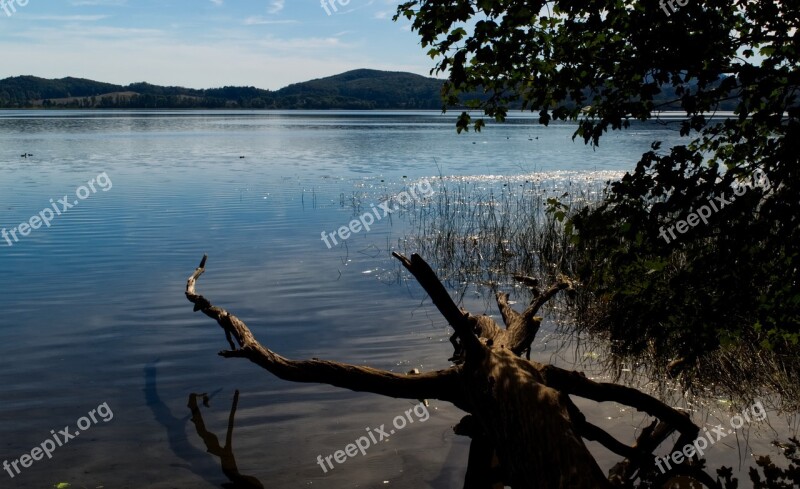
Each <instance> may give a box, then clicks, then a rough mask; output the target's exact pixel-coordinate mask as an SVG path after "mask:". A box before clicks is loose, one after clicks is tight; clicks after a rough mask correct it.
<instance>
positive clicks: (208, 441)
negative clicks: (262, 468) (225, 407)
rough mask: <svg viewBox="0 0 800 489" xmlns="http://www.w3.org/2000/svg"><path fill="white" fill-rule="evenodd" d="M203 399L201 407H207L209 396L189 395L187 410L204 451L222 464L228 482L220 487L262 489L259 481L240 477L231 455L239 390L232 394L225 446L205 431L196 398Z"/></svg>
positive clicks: (213, 435) (243, 476)
mask: <svg viewBox="0 0 800 489" xmlns="http://www.w3.org/2000/svg"><path fill="white" fill-rule="evenodd" d="M198 397H201V398H202V399H203V405H204V406H206V407H210V406H209V403H208V401H209V396H208V395H206V394H189V409H190V410H191V411H192V423H194V427H195V429H196V430H197V434H198V435H200V438H202V439H203V443H204V444H205V445H206V450H207V451H208V453H210V454H211V455H215V456H217V457H219V460H220V462H221V464H222V473H223V474H225V476H226V477H227V478H228V479H229V480H230V483H225V484H223V485H222V486H223V487H225V488H228V489H256V488H257V489H264V485H263V484H261V481H259V480H258V479H256V478H255V477H253V476H250V475H242V474H241V473H240V472H239V468H238V467H237V466H236V457H234V455H233V422H234V417H235V416H236V408H237V407H238V405H239V389H236V392H235V393H234V394H233V404H232V405H231V413H230V415H229V416H228V432H227V434H226V435H225V446H222V445H220V444H219V438H217V435H215V434H214V433H212V432H210V431H208V429H206V425H205V422H204V421H203V414H202V413H201V412H200V407H199V406H198V405H197V398H198Z"/></svg>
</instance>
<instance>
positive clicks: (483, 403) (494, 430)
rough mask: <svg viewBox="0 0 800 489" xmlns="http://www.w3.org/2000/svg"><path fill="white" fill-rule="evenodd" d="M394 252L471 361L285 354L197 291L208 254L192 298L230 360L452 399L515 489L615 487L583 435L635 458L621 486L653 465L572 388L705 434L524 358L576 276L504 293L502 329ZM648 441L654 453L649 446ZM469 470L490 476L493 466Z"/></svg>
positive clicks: (627, 394) (616, 389) (651, 402)
mask: <svg viewBox="0 0 800 489" xmlns="http://www.w3.org/2000/svg"><path fill="white" fill-rule="evenodd" d="M394 256H395V257H396V258H397V259H399V260H400V261H401V263H402V264H403V266H404V267H405V268H406V269H407V270H408V271H409V272H411V274H412V275H414V277H415V278H416V279H417V281H418V282H419V283H420V285H422V287H423V288H424V289H425V291H426V292H427V293H428V295H429V296H430V297H431V300H432V301H433V303H434V305H435V306H436V307H437V308H438V309H439V311H440V312H441V314H442V315H443V316H444V317H445V319H446V320H447V321H448V322H449V323H450V325H451V326H452V327H453V329H454V330H455V336H456V337H457V342H455V343H456V344H457V348H460V349H461V350H462V352H461V354H462V355H461V356H462V358H463V362H460V363H459V364H458V365H456V366H454V367H451V368H449V369H446V370H439V371H436V372H428V373H422V374H419V375H401V374H396V373H393V372H387V371H383V370H377V369H372V368H369V367H361V366H355V365H348V364H344V363H338V362H331V361H324V360H306V361H296V360H290V359H287V358H284V357H282V356H281V355H279V354H277V353H275V352H273V351H271V350H269V349H268V348H266V347H264V346H262V345H261V344H260V343H259V342H258V341H257V340H256V339H255V337H254V336H253V334H252V333H251V332H250V330H249V329H248V328H247V326H246V325H245V323H244V322H242V321H241V320H240V319H239V318H237V317H236V316H233V315H232V314H230V313H228V312H227V311H226V310H224V309H222V308H219V307H216V306H213V305H212V304H211V302H209V301H208V300H207V299H206V298H205V297H203V296H201V295H199V294H197V292H196V291H195V282H196V281H197V279H198V278H199V277H200V275H202V274H203V272H204V271H205V263H206V257H203V260H202V261H201V263H200V266H199V267H198V268H197V269H196V270H195V271H194V273H193V274H192V275H191V276H190V277H189V280H188V281H187V284H186V297H187V299H188V300H189V301H190V302H192V303H193V304H194V310H195V311H198V310H199V311H202V312H203V313H205V314H206V315H207V316H209V317H211V318H213V319H214V320H216V321H217V322H218V323H219V325H220V326H221V327H222V328H223V330H224V331H225V335H226V338H227V340H228V343H229V344H230V347H231V349H230V350H223V351H221V352H220V353H219V354H220V355H221V356H223V357H226V358H231V357H239V358H247V359H249V360H250V361H251V362H253V363H255V364H257V365H259V366H261V367H263V368H265V369H266V370H268V371H270V372H271V373H272V374H274V375H276V376H277V377H279V378H281V379H284V380H290V381H294V382H315V383H324V384H330V385H335V386H338V387H343V388H346V389H350V390H354V391H363V392H374V393H376V394H382V395H385V396H390V397H395V398H407V399H438V400H442V401H447V402H451V403H453V404H454V405H455V406H457V407H459V408H460V409H462V410H464V411H466V412H468V413H470V414H471V415H472V417H473V418H474V423H472V425H473V430H477V431H475V434H476V438H475V439H476V440H480V443H481V446H480V447H476V457H475V459H476V460H483V461H488V462H489V463H490V462H491V459H492V458H493V457H488V456H486V453H487V450H488V453H491V451H492V450H493V451H494V455H496V457H497V459H498V460H499V466H500V472H501V477H502V482H503V483H505V485H509V486H511V487H513V488H515V489H523V488H524V489H530V488H541V489H553V488H575V489H578V488H587V489H589V488H592V489H596V488H603V487H612V483H611V482H609V479H608V478H606V477H605V476H604V475H603V473H602V471H601V469H600V467H599V466H598V465H597V463H596V461H595V460H594V458H593V457H592V455H591V454H590V453H589V451H588V449H587V448H586V446H585V444H584V441H583V438H586V439H590V440H597V441H598V442H600V443H602V444H603V445H605V446H606V447H608V448H609V449H610V450H612V451H614V452H616V453H618V454H620V455H621V456H623V457H625V458H626V459H628V461H629V463H628V464H627V465H625V467H624V468H620V469H619V470H618V471H617V472H616V473H615V477H614V479H612V480H614V481H615V482H616V481H620V480H621V477H624V478H630V477H631V476H632V474H633V473H634V472H635V469H636V468H638V467H639V466H640V464H641V463H642V461H644V460H645V457H646V456H649V457H650V463H652V455H650V453H651V452H652V450H653V449H654V448H655V447H651V446H650V445H652V444H645V443H642V444H637V445H635V446H633V447H629V446H627V445H625V444H623V443H621V442H619V441H617V440H615V439H614V438H613V437H611V436H610V435H608V434H607V433H605V432H604V431H603V430H601V429H600V428H598V427H596V426H594V425H592V424H590V423H588V422H587V421H586V419H585V417H584V416H583V415H582V414H581V412H580V411H579V410H578V409H577V407H575V405H574V404H573V403H572V401H571V400H570V398H569V395H570V394H572V395H577V396H581V397H586V398H589V399H593V400H596V401H616V402H620V403H623V404H626V405H629V406H632V407H634V408H636V409H638V410H640V411H645V412H647V413H648V414H650V415H652V416H655V417H657V418H659V419H660V420H661V421H662V422H663V423H665V426H668V429H667V431H668V433H671V432H672V431H673V430H674V429H677V430H678V431H680V432H681V434H682V435H683V436H682V437H681V438H685V437H691V438H694V436H695V435H696V434H697V432H698V428H697V426H696V425H694V424H693V423H692V422H691V421H690V420H689V418H688V417H686V416H685V415H683V414H681V413H679V412H677V411H675V410H673V409H672V408H670V407H669V406H667V405H665V404H663V403H661V402H660V401H658V400H657V399H655V398H653V397H651V396H648V395H646V394H644V393H642V392H640V391H637V390H635V389H630V388H627V387H623V386H619V385H614V384H605V383H597V382H593V381H591V380H589V379H587V378H586V377H585V376H583V375H582V374H580V373H578V372H571V371H566V370H563V369H559V368H557V367H554V366H551V365H543V364H540V363H537V362H532V361H528V360H525V359H523V358H520V356H519V355H520V354H521V353H522V352H524V351H525V350H526V349H529V348H530V344H531V342H532V341H533V339H534V337H535V334H536V331H537V330H538V328H539V324H540V321H541V318H539V317H536V312H537V311H538V310H539V308H540V307H541V306H542V305H543V304H544V303H545V302H546V301H547V300H548V299H549V298H551V297H552V296H554V295H555V294H556V293H557V292H558V291H559V290H563V289H564V288H567V287H569V286H570V284H569V281H568V280H566V279H565V280H561V281H559V283H558V284H556V285H555V286H553V287H551V288H550V289H548V290H547V291H546V292H544V293H543V294H541V295H539V296H538V297H537V298H536V299H535V300H534V301H533V302H532V304H531V305H530V306H529V307H528V308H527V309H526V310H525V312H524V313H522V314H519V313H517V312H516V311H514V310H513V309H512V308H511V307H510V306H509V305H508V303H507V296H505V295H504V294H498V296H497V302H498V306H499V307H500V310H501V313H502V316H503V320H504V322H505V324H506V328H501V327H500V326H499V325H497V324H496V323H495V322H494V321H493V320H492V319H491V318H489V317H488V316H473V315H471V314H469V313H467V312H465V311H462V310H460V309H459V308H458V307H457V306H456V304H455V303H454V302H453V301H452V299H451V298H450V295H449V294H448V293H447V291H446V289H445V288H444V286H443V285H442V284H441V282H440V281H439V280H438V278H437V277H436V275H435V273H434V272H433V270H432V269H431V268H430V266H428V264H427V263H426V262H425V261H424V260H423V259H422V258H420V257H419V256H418V255H412V256H411V259H408V258H406V257H405V256H402V255H399V254H396V253H395V254H394ZM234 340H235V343H234ZM237 345H238V346H237ZM457 353H458V352H457ZM645 446H646V447H647V449H649V452H644V451H643V450H642V449H641V448H642V447H645ZM481 454H482V455H481ZM471 468H472V469H475V471H477V472H481V473H488V472H489V467H483V468H481V467H477V468H476V467H471ZM483 469H485V470H483ZM487 487H489V486H487Z"/></svg>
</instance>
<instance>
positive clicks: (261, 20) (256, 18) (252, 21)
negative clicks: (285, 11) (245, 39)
mask: <svg viewBox="0 0 800 489" xmlns="http://www.w3.org/2000/svg"><path fill="white" fill-rule="evenodd" d="M297 22H298V21H296V20H288V19H287V20H276V19H267V18H265V17H262V16H260V15H253V16H251V17H248V18H246V19H244V21H243V22H242V23H243V24H244V25H267V24H296V23H297Z"/></svg>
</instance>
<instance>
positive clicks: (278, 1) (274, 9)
mask: <svg viewBox="0 0 800 489" xmlns="http://www.w3.org/2000/svg"><path fill="white" fill-rule="evenodd" d="M285 3H286V0H272V2H271V3H270V5H269V8H268V9H267V12H268V13H270V14H277V13H278V12H280V11H281V10H283V7H284V4H285Z"/></svg>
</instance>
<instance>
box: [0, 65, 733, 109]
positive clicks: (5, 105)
mask: <svg viewBox="0 0 800 489" xmlns="http://www.w3.org/2000/svg"><path fill="white" fill-rule="evenodd" d="M442 83H443V82H442V80H438V79H436V78H428V77H424V76H420V75H415V74H413V73H403V72H396V71H378V70H366V69H361V70H353V71H348V72H346V73H342V74H339V75H334V76H329V77H326V78H319V79H317V80H311V81H306V82H302V83H295V84H293V85H289V86H288V87H284V88H281V89H280V90H275V91H272V90H263V89H260V88H255V87H222V88H210V89H202V90H198V89H192V88H184V87H163V86H159V85H151V84H149V83H144V82H142V83H131V84H130V85H127V86H122V85H113V84H111V83H102V82H97V81H93V80H86V79H83V78H61V79H58V80H48V79H45V78H37V77H35V76H17V77H12V78H6V79H4V80H0V109H25V108H78V109H90V108H101V109H103V108H109V109H441V108H442V102H441V98H440V94H441V88H442ZM687 87H688V88H689V89H690V90H694V89H695V88H694V87H696V83H694V82H690V83H688V84H687ZM662 89H663V92H662V93H660V94H659V95H657V96H656V99H655V100H654V104H656V106H659V108H660V109H661V110H670V109H675V108H677V107H678V104H677V103H676V102H675V100H676V99H678V97H677V95H676V94H675V90H674V89H673V88H672V87H662ZM585 95H587V96H588V95H590V94H589V93H588V91H587V93H586V94H585ZM484 97H485V95H483V94H479V93H471V94H465V95H464V96H463V98H462V99H463V100H469V99H474V98H484ZM737 103H738V100H737V99H736V98H735V97H731V100H726V101H725V102H723V103H722V104H721V105H720V107H718V109H719V110H733V109H734V108H735V107H736V104H737ZM660 104H664V105H660ZM520 107H521V105H520V104H519V103H518V102H517V103H515V104H512V105H511V107H510V108H512V109H518V108H520Z"/></svg>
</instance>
